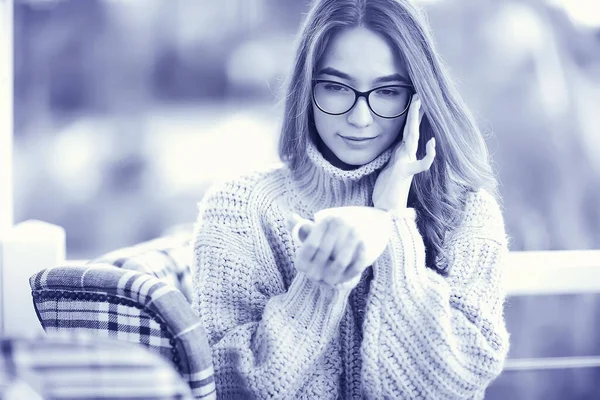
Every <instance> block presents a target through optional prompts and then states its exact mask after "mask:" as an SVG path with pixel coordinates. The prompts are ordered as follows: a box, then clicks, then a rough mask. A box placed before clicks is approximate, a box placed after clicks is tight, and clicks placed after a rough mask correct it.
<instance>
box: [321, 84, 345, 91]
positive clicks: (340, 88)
mask: <svg viewBox="0 0 600 400" xmlns="http://www.w3.org/2000/svg"><path fill="white" fill-rule="evenodd" d="M324 87H325V90H328V91H331V92H339V93H344V92H347V91H348V88H347V87H345V86H342V85H339V84H335V83H326V84H325V85H324Z"/></svg>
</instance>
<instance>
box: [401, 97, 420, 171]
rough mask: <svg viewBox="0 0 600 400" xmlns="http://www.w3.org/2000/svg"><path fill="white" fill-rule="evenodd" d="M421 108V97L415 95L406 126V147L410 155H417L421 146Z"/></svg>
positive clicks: (404, 138)
mask: <svg viewBox="0 0 600 400" xmlns="http://www.w3.org/2000/svg"><path fill="white" fill-rule="evenodd" d="M420 109H421V99H420V98H419V96H418V95H416V94H415V95H414V96H413V101H412V102H411V104H410V109H409V110H408V116H407V117H406V118H407V121H406V125H405V126H404V136H403V138H402V140H403V141H404V147H405V151H406V154H408V155H409V156H410V157H412V158H415V159H416V157H417V149H418V147H419V123H420V118H419V111H420Z"/></svg>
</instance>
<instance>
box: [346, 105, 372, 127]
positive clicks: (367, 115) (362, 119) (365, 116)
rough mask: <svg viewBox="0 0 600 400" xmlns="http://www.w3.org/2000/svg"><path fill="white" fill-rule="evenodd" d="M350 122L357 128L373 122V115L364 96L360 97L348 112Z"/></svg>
mask: <svg viewBox="0 0 600 400" xmlns="http://www.w3.org/2000/svg"><path fill="white" fill-rule="evenodd" d="M348 122H349V123H351V124H352V125H354V126H356V127H357V128H364V127H367V126H369V125H371V124H372V123H373V115H372V114H371V110H370V109H369V105H368V104H367V100H366V99H365V98H364V97H361V98H360V99H358V101H357V102H356V104H355V105H354V107H353V108H352V110H350V112H349V113H348Z"/></svg>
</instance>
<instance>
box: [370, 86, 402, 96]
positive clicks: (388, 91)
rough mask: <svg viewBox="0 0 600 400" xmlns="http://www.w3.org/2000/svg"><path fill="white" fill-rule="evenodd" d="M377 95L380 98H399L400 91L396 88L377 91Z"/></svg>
mask: <svg viewBox="0 0 600 400" xmlns="http://www.w3.org/2000/svg"><path fill="white" fill-rule="evenodd" d="M375 93H377V95H379V96H386V97H394V96H398V95H399V94H400V91H399V90H398V89H396V88H383V89H379V90H377V91H376V92H375Z"/></svg>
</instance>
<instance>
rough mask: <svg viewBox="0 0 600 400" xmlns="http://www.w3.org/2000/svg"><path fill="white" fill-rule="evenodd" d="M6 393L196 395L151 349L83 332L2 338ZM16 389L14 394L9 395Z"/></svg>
mask: <svg viewBox="0 0 600 400" xmlns="http://www.w3.org/2000/svg"><path fill="white" fill-rule="evenodd" d="M0 349H1V351H2V362H1V363H0V377H2V378H0V380H1V381H4V382H11V383H12V384H7V385H4V386H0V390H2V392H0V398H9V396H10V397H11V398H12V399H21V400H31V399H34V398H39V399H52V400H75V399H86V400H89V399H106V400H108V399H114V400H116V399H132V400H133V399H140V400H142V399H144V400H159V399H160V400H167V399H169V400H172V399H181V400H183V399H186V400H187V399H192V393H191V391H190V388H189V387H188V386H187V385H186V383H185V382H184V381H183V380H182V379H181V377H180V376H179V375H178V374H177V373H176V372H175V371H174V370H173V368H172V367H171V365H169V364H168V363H167V362H166V361H165V360H163V359H162V358H161V357H158V356H156V355H155V354H152V353H150V352H148V350H146V349H145V348H143V347H142V346H139V345H134V344H131V343H126V342H121V341H118V340H113V339H100V338H97V337H93V336H90V335H84V334H83V333H75V332H63V333H61V334H58V335H57V334H54V335H49V336H47V337H37V338H3V339H0ZM9 393H10V395H9Z"/></svg>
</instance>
